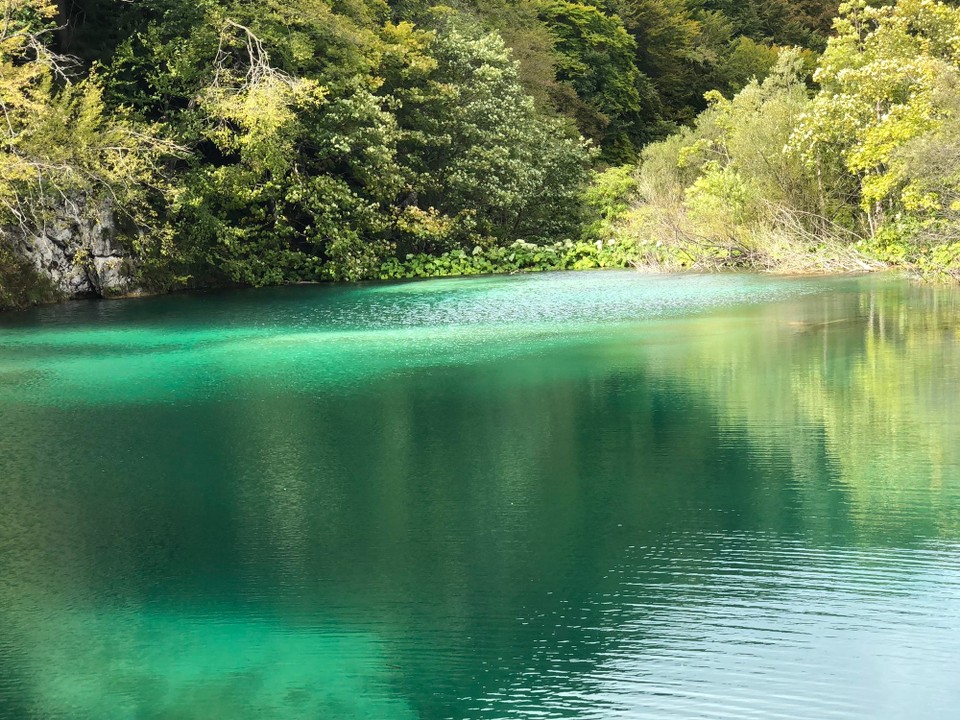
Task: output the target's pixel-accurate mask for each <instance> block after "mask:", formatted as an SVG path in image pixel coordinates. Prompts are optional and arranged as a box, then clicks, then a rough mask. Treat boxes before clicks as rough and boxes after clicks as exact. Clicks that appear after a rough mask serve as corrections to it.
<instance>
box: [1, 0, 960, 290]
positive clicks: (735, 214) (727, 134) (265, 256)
mask: <svg viewBox="0 0 960 720" xmlns="http://www.w3.org/2000/svg"><path fill="white" fill-rule="evenodd" d="M957 38H960V11H958V10H957V9H956V8H954V7H953V6H952V5H949V4H945V3H940V2H934V1H933V0H899V1H898V2H896V3H894V4H886V3H883V4H881V3H878V4H877V5H876V6H871V5H868V4H866V3H864V2H862V0H854V2H850V3H845V4H843V5H841V6H840V8H839V12H838V8H837V7H836V6H835V5H834V3H833V0H816V1H814V2H805V3H797V2H791V1H790V0H765V1H764V2H760V1H759V0H756V1H754V0H748V1H747V2H744V3H736V4H733V3H724V2H714V3H707V4H705V3H702V2H699V1H698V0H584V1H583V2H567V1H566V0H492V1H490V2H479V1H477V0H452V1H451V2H450V3H448V4H446V5H438V4H435V3H433V2H429V1H428V0H398V1H396V2H384V1H383V0H337V1H336V2H334V1H332V0H329V1H328V0H292V1H289V0H285V1H284V2H280V0H265V1H264V2H262V3H257V4H251V3H245V2H240V1H239V0H191V1H190V2H187V1H186V0H141V1H140V2H137V3H125V2H121V1H120V0H61V2H59V3H57V4H53V3H51V2H49V1H48V0H11V2H10V3H9V12H7V13H6V16H5V18H4V19H3V20H2V21H0V100H2V102H3V107H4V110H5V123H4V124H3V126H2V129H0V227H6V228H8V229H10V231H13V230H15V231H16V232H17V233H20V234H26V235H27V236H29V235H30V234H31V233H37V232H41V231H42V229H43V227H44V226H45V223H46V222H47V221H48V219H49V217H50V216H51V215H53V214H56V213H57V212H60V211H62V209H63V206H64V205H69V206H70V208H71V212H73V213H81V214H82V213H83V212H90V213H96V212H99V208H100V207H102V205H103V203H109V204H110V206H111V207H114V208H116V211H117V213H118V227H120V228H122V229H123V235H124V236H123V238H122V240H123V242H125V243H126V245H127V246H128V249H129V251H130V252H131V253H132V254H133V255H134V256H135V258H136V260H137V262H136V264H135V265H136V267H137V268H138V269H137V272H138V274H139V276H138V277H137V278H136V282H137V284H139V285H140V286H141V287H145V288H147V289H151V290H155V291H166V290H173V289H177V288H190V287H209V286H227V285H252V286H260V285H268V284H279V283H284V282H297V281H323V280H360V279H373V278H400V277H428V276H437V275H454V274H477V273H492V272H518V271H530V270H538V269H569V268H591V267H630V266H646V267H655V268H662V269H683V268H687V269H689V268H692V269H701V270H715V269H723V268H751V269H761V270H778V271H796V272H806V271H818V272H833V271H844V270H865V269H874V268H879V267H887V266H901V267H907V268H910V269H913V270H916V271H917V272H919V273H921V274H923V275H925V276H927V277H934V278H952V277H958V276H960V233H958V232H957V227H958V224H957V221H958V220H960V218H958V213H960V121H958V119H957V118H958V117H960V113H958V111H960V40H958V39H957ZM0 266H2V270H0V306H20V305H23V304H29V303H32V302H39V301H43V300H46V299H49V298H50V297H51V295H50V293H49V288H46V287H44V286H43V284H42V282H41V281H40V280H39V278H38V276H37V275H36V273H32V271H31V270H30V267H29V266H28V265H27V264H24V263H22V262H21V261H20V259H19V258H17V257H14V256H13V255H11V254H10V252H9V251H7V252H6V254H5V255H4V256H3V258H2V259H0Z"/></svg>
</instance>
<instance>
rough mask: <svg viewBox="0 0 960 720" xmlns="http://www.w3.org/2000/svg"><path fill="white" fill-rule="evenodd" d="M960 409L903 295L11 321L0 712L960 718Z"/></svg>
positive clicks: (431, 288)
mask: <svg viewBox="0 0 960 720" xmlns="http://www.w3.org/2000/svg"><path fill="white" fill-rule="evenodd" d="M958 401H960V291H958V290H956V289H952V288H943V287H939V288H938V287H922V286H917V285H913V284H911V283H909V282H907V281H905V280H900V279H897V278H891V277H868V278H831V279H820V278H800V279H798V278H773V277H764V276H752V275H726V276H697V275H689V276H647V275H642V274H637V273H629V272H624V273H621V272H594V273H565V274H546V275H536V276H520V277H508V278H492V279H484V278H481V279H470V280H439V281H427V282H417V283H402V284H387V285H374V284H371V285H360V286H352V287H294V288H284V289H276V290H263V291H236V292H225V293H212V294H204V295H194V296H190V295H184V296H175V297H165V298H153V299H146V300H136V301H124V302H89V303H74V304H68V305H64V306H59V307H52V308H43V309H38V310H34V311H31V312H27V313H21V314H16V315H6V316H0V717H2V718H71V719H73V718H81V719H85V718H97V719H104V720H112V719H113V718H118V719H119V718H123V719H128V718H129V719H133V718H137V719H139V718H198V719H199V718H311V719H313V718H320V719H328V718H329V719H332V720H339V719H341V718H343V719H350V720H352V719H363V720H367V719H370V720H379V719H383V720H394V719H395V720H408V719H410V720H415V719H416V720H441V719H446V718H453V719H458V718H480V719H482V718H502V719H504V720H509V719H513V718H537V719H543V718H578V719H579V718H591V719H592V718H671V719H673V718H676V719H680V718H798V719H806V718H810V719H811V720H813V719H818V720H819V719H820V718H863V719H868V718H869V719H874V718H891V719H892V718H905V717H909V718H945V719H946V718H956V717H960V681H958V670H957V667H958V660H960V442H958V441H960V402H958Z"/></svg>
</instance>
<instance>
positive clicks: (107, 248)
mask: <svg viewBox="0 0 960 720" xmlns="http://www.w3.org/2000/svg"><path fill="white" fill-rule="evenodd" d="M72 215H73V216H72V217H70V216H68V214H67V213H63V214H62V216H60V217H57V218H55V219H54V220H52V221H51V222H49V223H48V224H47V226H46V227H45V228H44V229H43V230H42V231H41V232H37V233H25V232H23V231H22V230H19V229H14V230H10V231H8V232H7V233H5V234H6V235H7V237H8V240H9V241H11V242H10V244H11V245H12V247H13V249H14V250H15V251H16V252H18V253H19V254H21V255H23V256H24V257H25V258H27V259H29V260H30V261H31V262H32V263H33V265H34V267H36V268H37V270H38V271H39V272H40V274H41V275H44V276H46V277H47V278H49V279H50V281H51V282H52V283H53V285H54V286H55V287H56V288H57V290H59V291H60V292H61V293H63V294H64V295H65V296H67V297H108V296H117V295H128V294H131V293H135V292H137V288H136V287H135V286H134V284H133V279H132V278H133V270H134V263H133V259H132V258H131V257H130V255H129V253H127V251H126V250H125V249H124V248H123V246H121V245H120V243H119V242H117V239H116V223H115V221H114V218H113V213H112V212H111V209H110V207H109V206H103V207H101V208H100V209H99V210H98V211H97V212H94V213H88V214H87V217H82V216H80V213H72Z"/></svg>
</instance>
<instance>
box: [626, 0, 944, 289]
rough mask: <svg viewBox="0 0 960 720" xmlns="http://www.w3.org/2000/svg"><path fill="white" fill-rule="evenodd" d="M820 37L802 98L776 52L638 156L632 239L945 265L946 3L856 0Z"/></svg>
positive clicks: (800, 64)
mask: <svg viewBox="0 0 960 720" xmlns="http://www.w3.org/2000/svg"><path fill="white" fill-rule="evenodd" d="M835 31H836V36H835V37H833V38H831V40H830V41H829V43H828V45H827V48H826V50H825V52H824V54H823V56H822V57H821V58H820V60H819V62H818V64H817V68H816V71H815V73H814V76H813V80H814V81H815V83H816V84H817V89H816V91H815V92H813V93H809V92H808V89H807V82H806V81H805V78H804V76H805V58H804V55H803V53H801V52H799V51H797V50H784V51H782V52H781V54H780V58H779V60H778V62H777V65H776V66H775V67H774V68H773V69H772V71H771V73H770V74H769V76H768V77H767V78H766V79H765V80H764V81H763V82H762V83H758V82H756V81H754V82H752V83H750V84H748V85H747V86H746V87H745V88H744V89H743V90H742V91H740V92H739V93H738V94H737V95H736V96H735V97H734V98H732V99H726V98H724V97H723V96H722V95H721V94H720V93H708V95H707V98H708V100H709V101H710V107H709V108H708V109H707V110H706V111H705V112H704V113H702V114H701V115H700V117H699V118H698V119H697V122H696V125H695V128H694V129H693V130H688V131H684V132H681V133H680V134H678V135H677V136H675V137H674V138H671V139H670V140H668V141H665V142H663V143H659V144H656V145H653V146H651V147H649V148H647V150H645V152H644V155H643V163H642V166H641V169H640V174H639V181H640V188H641V195H642V198H643V201H642V203H641V204H640V206H639V208H638V209H637V210H636V212H635V213H634V215H635V217H637V218H638V219H639V220H640V221H641V222H638V223H636V225H635V227H634V232H635V233H636V234H638V235H639V236H640V237H641V238H643V239H652V240H655V241H657V242H660V243H662V244H667V245H672V246H676V247H680V248H683V250H684V251H685V252H687V253H689V254H690V255H691V256H692V257H694V258H704V259H706V260H707V261H708V262H714V264H716V260H717V259H721V260H722V261H723V262H730V261H734V262H735V263H737V264H747V265H754V266H758V265H759V266H761V267H777V266H783V265H786V266H787V267H789V268H790V269H798V267H804V266H807V265H809V266H812V267H821V266H823V264H824V262H826V265H827V266H831V267H833V266H844V265H849V266H850V267H851V269H859V268H861V267H868V266H871V265H873V264H874V261H877V260H878V261H880V262H881V263H885V264H898V265H908V266H913V267H916V268H918V269H920V270H922V271H924V272H925V273H928V274H936V273H938V272H939V273H948V274H954V273H956V274H958V275H960V264H958V260H957V253H956V252H954V251H953V247H954V244H955V231H954V230H953V229H952V228H953V227H955V226H956V222H957V220H958V219H960V151H958V150H957V148H958V147H960V143H958V140H960V124H958V122H960V121H958V120H957V119H956V118H957V117H958V112H957V111H958V110H960V39H958V38H960V9H957V8H954V7H952V6H949V5H946V4H944V3H941V2H936V1H935V0H899V2H897V3H895V4H893V5H885V6H882V7H868V6H867V5H866V4H865V3H864V2H862V1H861V0H856V1H855V2H850V3H846V4H844V5H841V7H840V17H839V19H838V20H837V21H836V23H835ZM829 257H832V258H833V259H832V260H827V259H828V258H829ZM870 258H872V259H870ZM805 259H806V260H809V262H806V261H805Z"/></svg>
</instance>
